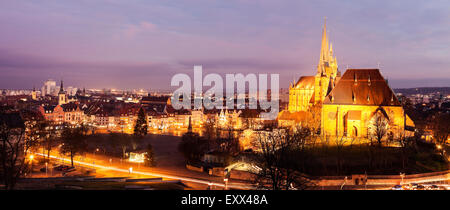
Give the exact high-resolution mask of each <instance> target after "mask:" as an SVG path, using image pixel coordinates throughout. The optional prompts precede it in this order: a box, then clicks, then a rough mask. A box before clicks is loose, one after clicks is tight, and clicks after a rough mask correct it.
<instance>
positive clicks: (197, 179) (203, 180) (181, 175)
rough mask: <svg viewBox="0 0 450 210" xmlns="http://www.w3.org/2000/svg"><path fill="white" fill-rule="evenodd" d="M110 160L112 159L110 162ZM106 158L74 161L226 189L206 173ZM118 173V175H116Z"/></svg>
mask: <svg viewBox="0 0 450 210" xmlns="http://www.w3.org/2000/svg"><path fill="white" fill-rule="evenodd" d="M36 155H40V156H46V155H45V154H42V153H36ZM50 158H52V159H55V160H59V161H64V162H67V163H70V159H68V158H67V157H66V158H62V157H60V156H58V155H50ZM106 159H107V160H106ZM109 159H112V161H111V162H109ZM109 159H108V158H106V157H105V156H99V155H95V157H94V156H93V155H87V156H86V157H85V158H76V159H74V164H75V165H81V166H84V167H89V168H94V169H96V170H104V171H105V172H113V173H111V174H112V175H117V172H119V173H122V174H127V176H131V177H133V178H146V177H162V178H163V179H166V180H181V181H184V182H188V183H195V184H201V185H205V188H206V186H207V185H208V184H211V185H213V186H214V187H216V188H224V187H225V184H224V182H223V179H222V178H221V177H214V176H209V175H207V174H204V173H195V172H191V171H188V170H187V169H186V170H179V169H178V170H173V169H158V168H149V167H145V166H139V165H137V164H130V163H124V162H125V161H122V163H121V162H120V159H117V158H109ZM130 165H131V167H132V168H133V169H132V172H131V173H130V172H129V167H130ZM136 165H137V166H136ZM114 173H116V174H114ZM227 187H228V188H233V189H243V190H249V189H255V188H254V187H253V186H252V185H250V184H249V183H244V182H238V181H235V180H230V181H229V182H228V184H227Z"/></svg>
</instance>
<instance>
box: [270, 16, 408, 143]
mask: <svg viewBox="0 0 450 210" xmlns="http://www.w3.org/2000/svg"><path fill="white" fill-rule="evenodd" d="M326 32H327V31H326V24H325V26H324V28H323V34H322V47H321V51H320V59H319V64H318V66H317V74H316V75H315V76H302V77H300V78H299V80H298V81H297V82H296V81H294V83H291V84H290V87H289V106H288V110H287V111H286V110H285V111H282V112H281V113H280V114H279V118H278V120H279V122H283V123H285V122H292V125H302V126H303V125H307V126H310V124H311V123H308V121H311V119H313V118H311V117H309V118H311V119H308V117H307V116H309V115H314V114H313V112H314V113H316V112H319V113H316V114H318V115H319V118H318V119H313V120H314V121H320V123H319V124H318V125H317V128H319V127H320V135H321V136H322V137H323V136H327V137H336V136H337V137H362V138H363V139H368V138H369V137H371V135H372V136H373V133H374V132H373V131H374V129H375V128H374V126H375V125H374V124H375V120H376V119H381V118H382V120H383V122H384V124H385V127H386V135H385V137H384V138H386V137H387V136H392V137H393V138H398V137H399V136H401V135H410V134H411V133H412V132H405V131H406V130H410V131H413V129H414V123H413V122H412V120H411V119H410V118H409V117H408V116H407V115H406V114H405V112H404V110H403V108H402V106H401V104H400V102H399V101H398V99H397V98H396V96H395V94H394V92H393V91H392V90H391V88H390V87H389V85H388V84H387V82H386V80H385V79H384V77H383V76H382V75H381V73H380V71H379V70H378V69H348V70H347V71H346V72H345V74H344V75H342V77H341V75H340V72H339V70H338V65H337V60H336V57H334V55H333V48H332V46H331V44H330V45H329V41H328V37H327V33H326ZM317 107H319V108H317ZM302 116H303V117H302ZM380 117H381V118H380ZM297 118H299V119H297ZM304 123H305V124H304Z"/></svg>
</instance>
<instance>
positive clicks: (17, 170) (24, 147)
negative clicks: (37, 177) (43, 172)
mask: <svg viewBox="0 0 450 210" xmlns="http://www.w3.org/2000/svg"><path fill="white" fill-rule="evenodd" d="M26 129H27V126H26V124H25V123H24V121H23V120H22V118H21V117H20V115H19V113H8V114H0V161H1V164H2V179H3V183H4V184H5V189H7V190H12V189H14V187H15V185H16V183H17V180H18V179H19V178H20V176H22V174H23V173H26V172H27V170H29V168H28V165H29V161H27V157H26V155H27V153H28V152H29V150H30V149H31V148H32V147H33V146H35V145H36V141H35V139H36V138H35V136H30V135H26V134H25V131H26Z"/></svg>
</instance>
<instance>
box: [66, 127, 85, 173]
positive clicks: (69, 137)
mask: <svg viewBox="0 0 450 210" xmlns="http://www.w3.org/2000/svg"><path fill="white" fill-rule="evenodd" d="M87 132H88V129H87V127H85V126H81V127H75V128H71V127H68V126H65V127H64V130H63V132H62V135H61V141H62V143H63V144H62V146H61V153H63V154H68V155H69V156H70V162H71V164H72V167H73V158H74V157H75V156H76V155H78V154H83V153H84V152H86V150H87V142H86V136H87Z"/></svg>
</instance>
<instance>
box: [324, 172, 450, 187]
mask: <svg viewBox="0 0 450 210" xmlns="http://www.w3.org/2000/svg"><path fill="white" fill-rule="evenodd" d="M360 176H361V175H359V176H354V178H355V177H360ZM344 179H345V177H322V178H320V179H319V180H317V185H319V186H339V185H342V184H343V183H344ZM445 180H450V171H442V172H432V173H423V174H411V175H405V177H404V178H403V184H410V183H426V182H437V181H445ZM401 182H402V178H401V177H400V175H371V176H368V177H367V185H397V184H400V183H401ZM345 185H355V181H354V179H352V176H348V177H347V181H346V184H345ZM359 185H362V183H361V182H359Z"/></svg>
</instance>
